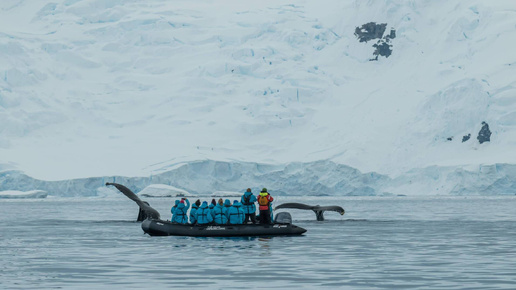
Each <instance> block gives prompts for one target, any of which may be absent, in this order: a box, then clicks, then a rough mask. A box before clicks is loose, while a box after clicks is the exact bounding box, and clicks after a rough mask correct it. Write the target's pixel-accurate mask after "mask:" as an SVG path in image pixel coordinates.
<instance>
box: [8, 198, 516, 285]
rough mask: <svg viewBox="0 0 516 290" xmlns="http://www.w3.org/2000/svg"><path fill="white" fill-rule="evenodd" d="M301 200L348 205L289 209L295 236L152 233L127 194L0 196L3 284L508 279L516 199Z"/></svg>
mask: <svg viewBox="0 0 516 290" xmlns="http://www.w3.org/2000/svg"><path fill="white" fill-rule="evenodd" d="M278 199H283V200H284V201H285V202H286V198H284V197H282V198H278ZM305 199H306V200H303V198H296V202H297V201H300V200H301V202H305V203H307V204H311V203H313V204H316V203H319V204H323V203H324V204H336V205H341V206H343V207H344V208H345V209H346V214H345V215H344V216H340V215H339V214H331V213H327V214H326V215H325V217H326V218H327V220H326V221H323V222H318V221H315V217H314V215H313V213H312V212H311V211H302V210H289V212H291V213H292V216H293V218H294V222H295V223H296V224H298V225H299V226H302V227H304V228H306V229H307V230H308V232H307V233H306V234H305V235H303V236H298V237H271V238H263V237H238V238H193V237H150V236H148V235H145V234H143V231H142V230H141V226H140V223H137V222H134V220H135V218H136V215H137V208H136V206H135V205H134V203H133V202H132V201H128V200H125V199H123V198H121V199H82V200H81V199H79V200H72V199H59V200H43V201H41V200H37V201H36V200H32V201H6V202H4V201H0V212H1V213H2V215H1V216H0V224H1V225H2V227H1V231H0V249H2V250H1V251H0V272H1V275H2V279H1V280H0V289H32V288H45V289H48V288H66V289H73V288H80V289H92V288H107V287H110V288H112V287H114V288H124V289H126V288H133V289H142V288H149V287H151V288H172V287H179V288H194V289H197V288H210V289H211V288H224V289H226V288H237V289H241V288H248V289H256V288H271V287H273V288H299V287H306V288H322V287H326V288H330V287H331V288H348V289H371V288H380V289H400V288H423V289H464V288H477V289H488V288H506V289H513V288H514V285H515V283H516V270H514V269H515V267H514V265H515V264H516V251H514V249H515V247H516V227H514V224H515V221H516V216H515V211H514V208H516V198H514V197H491V198H485V197H468V198H464V197H440V198H435V197H428V198H421V197H403V198H395V197H393V198H379V197H378V198H373V197H367V198H358V197H353V198H333V199H332V198H326V199H324V200H323V201H321V202H315V201H312V200H311V199H310V198H305ZM170 203H171V202H170V201H169V200H166V199H162V200H160V202H157V201H153V204H159V205H160V206H161V207H160V208H157V209H158V210H159V211H160V212H161V213H165V212H168V211H169V210H170V208H169V206H170V205H169V204H170ZM150 285H152V286H150Z"/></svg>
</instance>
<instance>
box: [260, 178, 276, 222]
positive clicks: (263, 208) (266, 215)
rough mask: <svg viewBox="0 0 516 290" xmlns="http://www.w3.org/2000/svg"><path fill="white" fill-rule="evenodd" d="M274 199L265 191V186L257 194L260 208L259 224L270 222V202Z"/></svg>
mask: <svg viewBox="0 0 516 290" xmlns="http://www.w3.org/2000/svg"><path fill="white" fill-rule="evenodd" d="M273 200H274V198H273V197H272V196H271V195H270V194H269V193H268V192H267V188H265V187H264V188H263V189H262V191H261V192H260V195H258V204H259V205H260V206H259V208H258V209H259V210H260V223H261V224H272V221H271V210H270V203H271V202H272V201H273Z"/></svg>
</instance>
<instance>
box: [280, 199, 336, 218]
mask: <svg viewBox="0 0 516 290" xmlns="http://www.w3.org/2000/svg"><path fill="white" fill-rule="evenodd" d="M280 208H295V209H305V210H306V209H308V210H312V211H313V212H314V213H315V217H316V218H317V220H318V221H323V220H324V212H325V211H336V212H338V213H340V214H341V215H343V214H344V213H345V211H344V209H343V208H342V207H340V206H336V205H330V206H319V205H306V204H302V203H296V202H291V203H283V204H280V205H278V206H277V207H276V208H275V209H280Z"/></svg>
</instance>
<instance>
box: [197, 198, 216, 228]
mask: <svg viewBox="0 0 516 290" xmlns="http://www.w3.org/2000/svg"><path fill="white" fill-rule="evenodd" d="M195 218H196V219H197V224H198V225H207V224H211V223H212V222H213V217H212V215H211V211H210V209H209V208H208V203H207V202H206V201H203V202H202V204H201V206H200V207H199V208H198V209H197V212H196V213H195Z"/></svg>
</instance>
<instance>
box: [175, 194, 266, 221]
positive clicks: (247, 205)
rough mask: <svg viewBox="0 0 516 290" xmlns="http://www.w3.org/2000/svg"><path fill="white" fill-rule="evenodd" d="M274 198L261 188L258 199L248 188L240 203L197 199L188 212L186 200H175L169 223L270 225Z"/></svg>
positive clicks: (188, 203)
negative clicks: (208, 201)
mask: <svg viewBox="0 0 516 290" xmlns="http://www.w3.org/2000/svg"><path fill="white" fill-rule="evenodd" d="M273 200H274V198H273V197H272V196H271V195H270V194H269V193H268V192H267V188H263V189H262V191H261V192H260V194H259V195H258V198H257V197H256V196H254V195H253V193H252V191H251V189H250V188H248V189H247V191H246V192H245V193H244V194H243V195H242V198H241V199H240V202H239V201H238V200H235V201H233V203H231V202H230V201H229V199H226V200H224V201H223V200H222V198H220V199H219V200H218V202H216V201H215V199H212V201H211V203H210V204H208V203H207V202H206V201H203V202H202V203H201V201H200V200H199V199H198V200H197V201H196V202H195V203H194V204H193V205H192V209H191V210H190V215H188V209H190V201H189V200H188V199H187V198H182V199H181V200H176V201H175V205H174V206H173V207H172V209H171V210H170V212H171V213H172V219H171V221H172V222H174V223H179V224H188V223H190V224H198V225H207V224H216V225H225V224H247V223H249V222H251V223H253V224H256V223H258V220H259V223H261V224H271V223H272V209H271V203H272V201H273ZM256 202H258V205H259V207H258V209H259V210H260V215H259V217H257V216H256V206H255V203H256Z"/></svg>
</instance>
